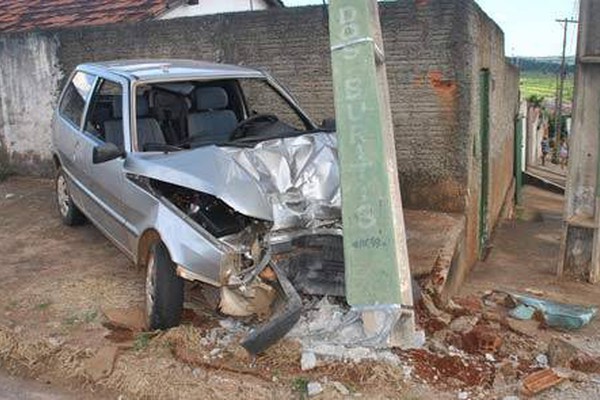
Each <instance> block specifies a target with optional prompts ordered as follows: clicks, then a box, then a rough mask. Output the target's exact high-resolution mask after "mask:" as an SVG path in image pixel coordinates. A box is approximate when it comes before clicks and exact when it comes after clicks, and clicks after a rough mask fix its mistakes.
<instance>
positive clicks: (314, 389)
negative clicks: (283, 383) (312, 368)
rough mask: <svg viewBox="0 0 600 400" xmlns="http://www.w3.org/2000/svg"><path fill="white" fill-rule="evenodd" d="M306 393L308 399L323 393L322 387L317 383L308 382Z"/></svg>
mask: <svg viewBox="0 0 600 400" xmlns="http://www.w3.org/2000/svg"><path fill="white" fill-rule="evenodd" d="M306 391H307V393H308V396H309V397H313V396H316V395H318V394H320V393H322V392H323V386H322V385H321V384H320V383H319V382H308V385H306Z"/></svg>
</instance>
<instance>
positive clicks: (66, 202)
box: [55, 168, 85, 226]
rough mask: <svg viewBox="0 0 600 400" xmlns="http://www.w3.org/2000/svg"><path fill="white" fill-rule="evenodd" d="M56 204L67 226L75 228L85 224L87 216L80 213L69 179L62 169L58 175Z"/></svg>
mask: <svg viewBox="0 0 600 400" xmlns="http://www.w3.org/2000/svg"><path fill="white" fill-rule="evenodd" d="M55 189H56V202H57V205H58V213H59V214H60V218H61V220H62V222H63V223H64V224H65V225H69V226H75V225H81V224H83V223H84V222H85V216H84V215H83V214H82V213H81V211H79V209H78V208H77V206H76V205H75V203H73V199H72V198H71V193H70V192H69V185H68V184H67V177H66V176H65V172H64V171H63V169H62V168H59V169H58V171H57V173H56V187H55Z"/></svg>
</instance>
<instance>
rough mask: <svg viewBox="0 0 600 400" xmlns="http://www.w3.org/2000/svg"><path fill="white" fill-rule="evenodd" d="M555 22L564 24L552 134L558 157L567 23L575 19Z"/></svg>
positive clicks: (565, 69)
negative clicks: (553, 130) (553, 132)
mask: <svg viewBox="0 0 600 400" xmlns="http://www.w3.org/2000/svg"><path fill="white" fill-rule="evenodd" d="M556 22H560V23H563V24H564V33H563V46H562V58H561V61H560V82H559V86H558V99H557V101H556V121H555V123H554V129H555V136H554V145H555V146H554V154H555V156H556V157H558V152H559V146H560V142H559V141H560V134H561V132H562V126H561V125H562V108H563V95H564V89H565V79H566V78H567V68H566V52H567V30H568V27H569V24H576V23H577V20H575V19H569V18H565V19H557V20H556Z"/></svg>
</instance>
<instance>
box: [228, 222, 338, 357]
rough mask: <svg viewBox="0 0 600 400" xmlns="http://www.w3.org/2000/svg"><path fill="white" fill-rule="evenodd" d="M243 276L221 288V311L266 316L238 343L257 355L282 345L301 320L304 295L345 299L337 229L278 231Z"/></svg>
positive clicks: (232, 278)
mask: <svg viewBox="0 0 600 400" xmlns="http://www.w3.org/2000/svg"><path fill="white" fill-rule="evenodd" d="M267 243H268V246H269V247H268V250H267V251H266V252H265V254H264V256H263V258H262V259H261V261H260V262H259V263H258V264H257V266H256V267H255V268H254V269H252V270H251V271H250V272H249V273H247V274H240V275H235V276H231V277H230V279H229V284H228V285H225V286H223V287H222V290H221V294H222V295H221V304H220V310H221V311H222V312H223V313H225V314H229V315H234V316H247V315H257V316H259V317H260V316H263V317H266V316H269V317H268V319H267V321H266V322H265V323H264V324H263V325H261V326H260V327H256V328H254V329H253V330H252V331H251V332H250V334H249V335H248V336H247V337H246V338H245V339H244V340H243V341H242V346H243V347H244V348H245V349H246V350H247V351H248V352H250V353H251V354H258V353H260V352H262V351H264V350H265V349H266V348H268V347H269V346H271V345H272V344H274V343H276V342H277V341H278V340H280V339H281V338H282V337H283V336H285V334H286V333H287V332H288V331H289V330H291V329H292V327H293V326H294V325H295V324H296V322H297V321H298V319H299V318H300V313H301V310H302V301H301V298H300V295H299V293H303V294H307V295H329V296H344V287H345V286H344V263H343V243H342V236H341V230H340V229H338V228H326V229H323V228H321V229H309V230H303V231H295V232H278V233H276V234H273V235H271V236H269V237H268V239H267Z"/></svg>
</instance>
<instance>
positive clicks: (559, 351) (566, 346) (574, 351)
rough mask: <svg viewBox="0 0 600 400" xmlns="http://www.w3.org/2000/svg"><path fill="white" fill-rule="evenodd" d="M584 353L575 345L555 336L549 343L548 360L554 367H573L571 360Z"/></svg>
mask: <svg viewBox="0 0 600 400" xmlns="http://www.w3.org/2000/svg"><path fill="white" fill-rule="evenodd" d="M581 354H582V351H581V350H579V349H578V348H577V347H576V346H575V345H573V344H571V343H569V342H568V341H566V340H564V339H561V338H557V337H554V338H552V339H551V340H550V343H549V344H548V361H549V363H550V365H551V366H552V367H565V368H570V367H571V361H572V360H574V359H576V358H577V357H578V356H580V355H581Z"/></svg>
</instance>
